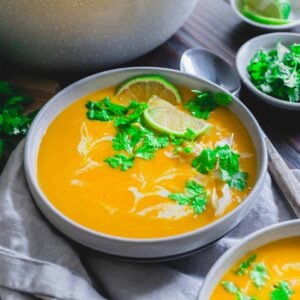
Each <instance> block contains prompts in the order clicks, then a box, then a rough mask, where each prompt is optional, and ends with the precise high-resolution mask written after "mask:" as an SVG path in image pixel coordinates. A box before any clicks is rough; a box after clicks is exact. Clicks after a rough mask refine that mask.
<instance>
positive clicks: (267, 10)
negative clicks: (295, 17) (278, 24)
mask: <svg viewBox="0 0 300 300" xmlns="http://www.w3.org/2000/svg"><path fill="white" fill-rule="evenodd" d="M245 4H247V5H249V6H250V7H251V8H252V9H254V10H255V11H256V12H257V13H258V14H259V15H262V16H264V17H267V18H274V19H284V20H286V19H287V18H288V17H289V14H290V12H291V3H290V1H289V0H246V1H245Z"/></svg>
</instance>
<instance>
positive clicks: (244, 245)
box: [198, 220, 300, 300]
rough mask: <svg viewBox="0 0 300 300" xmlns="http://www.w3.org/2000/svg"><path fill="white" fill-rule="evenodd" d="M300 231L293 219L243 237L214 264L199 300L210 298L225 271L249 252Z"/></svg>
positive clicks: (297, 221) (298, 223) (297, 223)
mask: <svg viewBox="0 0 300 300" xmlns="http://www.w3.org/2000/svg"><path fill="white" fill-rule="evenodd" d="M299 232H300V221H299V220H293V221H288V222H283V223H280V224H276V225H273V226H269V227H266V228H264V229H262V230H259V231H257V232H255V233H253V234H251V235H250V236H249V237H247V238H245V239H243V240H242V241H241V242H240V243H238V244H237V245H235V246H233V247H232V248H230V249H229V250H228V251H227V252H225V254H223V255H222V256H221V257H220V258H219V259H218V260H217V262H216V263H215V264H214V265H213V267H212V268H211V270H210V271H209V273H208V275H207V276H206V278H205V281H204V283H203V285H202V287H201V290H200V293H199V295H198V300H208V299H210V296H211V294H212V292H213V290H214V288H215V286H216V284H217V283H218V282H219V281H220V279H221V278H222V276H223V275H224V273H225V272H226V271H228V270H229V269H230V267H231V266H232V265H233V264H234V263H236V262H237V261H238V260H239V259H241V258H242V257H244V256H245V255H246V254H247V253H248V252H251V251H252V250H255V249H257V248H258V247H260V246H263V245H266V244H268V243H271V242H273V241H277V240H281V239H285V238H290V237H299V236H300V235H299ZM233 297H234V296H233Z"/></svg>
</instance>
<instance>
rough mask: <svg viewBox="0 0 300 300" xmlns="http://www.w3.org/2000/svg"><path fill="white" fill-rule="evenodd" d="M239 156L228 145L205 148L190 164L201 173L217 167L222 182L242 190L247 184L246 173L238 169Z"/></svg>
mask: <svg viewBox="0 0 300 300" xmlns="http://www.w3.org/2000/svg"><path fill="white" fill-rule="evenodd" d="M239 157H240V156H239V154H238V153H235V152H233V151H231V149H230V147H229V145H224V146H217V147H216V148H215V149H211V148H206V149H203V150H202V151H201V153H200V154H199V155H198V156H197V157H196V158H195V159H194V160H193V161H192V166H193V167H194V168H196V170H197V171H198V172H199V173H202V174H207V173H209V172H210V171H212V170H215V169H219V170H220V173H221V179H222V180H223V181H224V182H226V183H227V184H228V185H229V186H230V187H231V188H234V189H236V190H240V191H242V190H244V189H245V188H246V186H247V179H248V174H247V173H245V172H241V171H240V170H239V169H240V163H239Z"/></svg>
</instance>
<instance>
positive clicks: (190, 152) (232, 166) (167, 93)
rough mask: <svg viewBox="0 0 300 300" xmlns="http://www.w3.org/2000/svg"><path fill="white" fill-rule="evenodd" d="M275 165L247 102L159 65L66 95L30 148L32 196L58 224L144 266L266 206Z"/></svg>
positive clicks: (82, 85)
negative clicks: (263, 194) (265, 190)
mask: <svg viewBox="0 0 300 300" xmlns="http://www.w3.org/2000/svg"><path fill="white" fill-rule="evenodd" d="M137 78H139V80H141V78H142V81H143V82H144V83H142V84H136V83H137V81H139V80H137ZM124 82H125V83H124ZM120 85H121V87H120ZM160 85H161V86H163V88H162V87H161V86H160ZM129 86H135V90H134V92H133V90H132V89H130V88H129ZM150 90H151V91H153V90H155V95H150V94H149V91H150ZM128 91H130V93H129V92H128ZM172 97H173V98H172ZM128 99H129V100H128ZM203 99H204V102H203ZM128 101H129V102H128ZM199 103H200V104H199ZM199 105H200V106H199ZM201 107H202V108H201ZM200 108H201V109H200ZM191 128H192V129H193V130H192V129H191ZM266 165H267V155H266V149H265V144H264V140H263V136H262V133H261V130H260V127H259V125H258V123H257V122H256V120H255V118H254V117H253V116H252V114H251V113H250V111H249V110H248V109H247V108H246V107H245V106H244V105H243V104H242V103H241V102H240V101H239V100H238V99H237V98H235V97H233V96H231V95H228V94H227V93H226V91H225V90H223V89H222V88H220V87H219V86H217V85H215V84H213V83H210V82H207V81H205V80H202V79H199V78H196V77H194V76H191V75H187V74H184V73H181V72H179V71H175V70H170V69H162V68H152V67H151V68H149V67H148V68H147V67H137V68H124V69H117V70H111V71H107V72H103V73H99V74H95V75H92V76H89V77H87V78H84V79H82V80H80V81H78V82H76V83H74V84H72V85H70V86H69V87H67V88H65V89H64V90H62V91H61V92H59V93H58V94H57V95H56V96H54V97H53V98H52V99H51V100H50V101H49V103H47V104H46V105H45V106H44V107H43V109H42V110H41V111H40V112H39V114H38V115H37V116H36V118H35V120H34V122H33V124H32V126H31V129H30V132H29V135H28V137H27V141H26V150H25V169H26V176H27V179H28V183H29V187H30V189H31V191H32V195H33V197H34V199H35V201H36V203H37V205H38V206H39V208H40V209H41V211H42V212H43V213H44V214H45V216H46V217H47V218H48V220H49V221H50V222H51V223H52V224H53V225H54V226H56V227H57V228H58V229H59V230H61V231H62V232H63V233H64V234H66V235H67V236H69V237H71V238H72V239H74V240H76V241H78V242H79V243H82V244H84V245H86V246H89V247H91V248H94V249H96V250H98V251H101V252H104V253H108V254H112V255H116V256H121V257H126V258H138V259H158V258H172V257H175V256H177V255H180V254H184V253H189V252H191V251H195V250H196V249H198V248H201V247H203V246H205V245H207V244H209V243H211V242H213V241H215V240H217V239H219V238H220V237H222V236H223V235H225V234H226V233H227V232H228V231H229V230H231V229H232V228H233V227H234V226H236V225H237V224H238V223H239V222H240V221H242V220H243V218H244V217H245V216H246V214H247V213H248V212H249V210H250V209H251V207H252V206H253V205H254V204H255V201H256V200H257V198H258V196H259V193H260V191H261V189H262V186H263V181H264V176H265V172H266Z"/></svg>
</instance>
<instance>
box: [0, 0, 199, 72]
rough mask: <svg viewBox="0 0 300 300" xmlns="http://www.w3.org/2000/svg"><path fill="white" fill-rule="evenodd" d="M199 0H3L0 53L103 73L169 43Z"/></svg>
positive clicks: (39, 65) (45, 66) (19, 60)
mask: <svg viewBox="0 0 300 300" xmlns="http://www.w3.org/2000/svg"><path fill="white" fill-rule="evenodd" d="M196 2H197V0H72V1H69V0H64V1H61V0H43V1H40V0H1V1H0V53H1V54H2V55H5V57H6V58H8V59H10V60H12V61H14V62H15V63H18V64H25V65H27V66H30V67H35V68H42V69H69V70H76V69H77V70H79V69H99V68H107V67H110V66H112V65H117V64H120V63H123V62H125V61H128V60H131V59H133V58H135V57H137V56H140V55H142V54H144V53H146V52H148V51H150V50H151V49H153V48H155V47H157V46H158V45H159V44H161V43H163V42H164V41H165V40H167V39H168V38H169V37H170V36H171V35H172V34H174V33H175V32H176V31H177V30H178V29H179V28H180V26H181V25H182V24H183V23H184V21H185V20H186V19H187V17H188V16H189V15H190V14H191V12H192V10H193V8H194V7H195V5H196Z"/></svg>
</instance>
